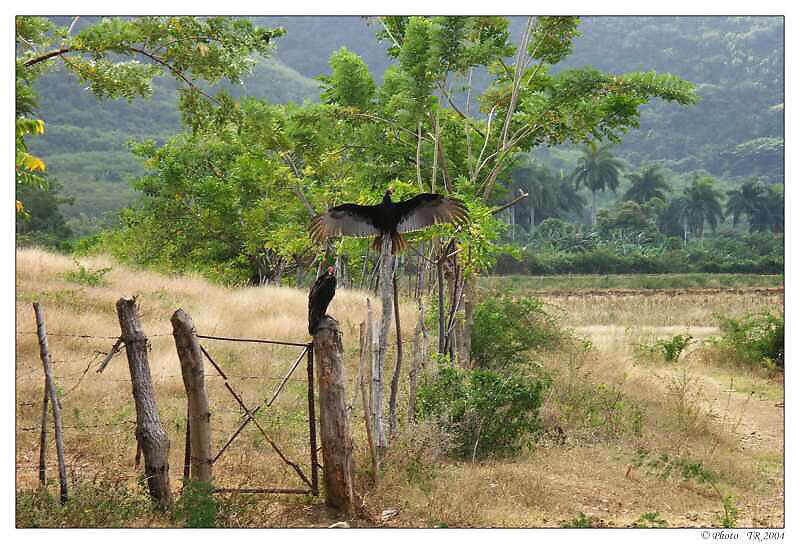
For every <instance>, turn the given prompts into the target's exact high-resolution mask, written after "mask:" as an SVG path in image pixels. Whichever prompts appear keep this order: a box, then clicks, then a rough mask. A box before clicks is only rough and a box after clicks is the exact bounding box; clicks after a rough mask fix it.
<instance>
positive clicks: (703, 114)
mask: <svg viewBox="0 0 800 544" xmlns="http://www.w3.org/2000/svg"><path fill="white" fill-rule="evenodd" d="M255 19H256V20H257V22H258V23H260V24H264V25H266V26H282V27H284V28H285V29H286V30H287V34H286V35H285V36H284V37H282V38H280V39H279V40H278V41H277V49H276V51H275V53H274V55H273V57H272V58H271V59H270V60H265V61H262V62H260V63H259V64H258V65H257V67H256V70H255V73H254V74H253V76H252V77H251V78H249V79H247V80H246V81H245V84H244V87H243V88H241V89H238V90H236V93H237V94H240V93H244V94H248V95H252V96H258V97H263V98H266V99H268V100H270V101H272V102H277V103H284V102H287V101H295V102H302V101H303V100H307V99H308V100H317V99H318V96H319V85H318V82H317V81H314V80H313V79H311V78H314V77H316V76H318V75H320V74H323V73H326V72H327V71H328V68H327V61H328V58H329V56H330V54H331V52H333V51H335V50H337V49H339V48H340V47H342V46H345V47H347V48H348V49H350V50H351V51H354V52H356V53H358V54H359V55H361V56H362V58H363V59H364V60H365V62H366V63H367V64H368V65H369V67H370V70H371V71H372V73H373V76H374V77H375V79H376V80H377V81H380V80H381V79H382V75H383V72H384V70H385V69H386V67H387V66H389V64H390V61H391V60H392V59H390V58H389V57H388V56H387V55H386V53H385V49H386V46H385V44H379V43H377V41H376V38H375V34H376V32H377V31H378V30H379V29H380V27H379V25H376V24H374V23H372V24H370V21H369V20H368V19H365V18H362V17H340V16H336V17H333V16H331V17H320V16H303V17H258V18H255ZM524 23H525V18H522V17H512V18H510V31H511V34H512V37H518V36H519V34H520V33H521V29H522V28H523V25H524ZM83 24H86V21H85V20H84V23H83ZM580 30H581V32H582V36H581V37H580V38H578V39H577V40H576V42H575V51H574V54H573V55H571V56H570V57H569V58H568V59H567V60H566V61H565V62H564V63H562V64H561V65H559V67H558V69H559V70H563V69H567V68H575V67H580V66H585V65H592V66H594V67H596V68H598V69H600V70H604V71H608V72H614V73H622V72H629V71H640V70H656V71H658V72H670V73H673V74H675V75H678V76H681V77H683V78H685V79H688V80H690V81H693V82H694V83H696V84H697V86H698V93H699V94H700V96H701V101H700V102H699V103H698V104H697V105H695V106H692V107H688V108H684V107H680V106H676V105H671V104H663V103H655V104H651V105H647V106H644V107H643V108H642V115H641V128H640V129H639V130H636V131H632V132H631V133H630V134H628V135H627V136H626V138H625V139H624V142H623V144H622V145H620V146H619V147H618V148H617V153H618V154H620V155H621V156H622V157H623V158H625V159H626V160H627V161H628V162H629V163H630V164H631V165H632V167H638V165H640V164H642V163H646V162H649V161H662V162H663V163H664V164H665V166H667V167H668V168H670V169H672V170H673V171H674V172H677V173H682V172H683V173H685V172H690V171H693V170H698V169H704V170H707V171H709V172H710V173H712V174H714V175H717V176H723V177H729V178H741V177H745V176H750V175H759V176H763V177H765V178H766V179H767V180H769V181H771V182H783V154H784V144H783V126H784V125H783V102H784V94H783V86H784V74H783V67H784V57H783V55H784V53H783V51H784V37H783V32H784V25H783V18H782V17H588V18H585V19H583V20H582V22H581V26H580ZM38 89H39V91H40V94H41V100H40V103H41V108H40V113H41V115H42V117H43V118H44V119H45V121H46V122H47V132H46V134H45V135H43V136H39V137H36V138H31V139H30V144H31V148H32V150H33V152H34V153H37V154H39V155H41V156H42V157H43V158H44V159H45V162H46V163H47V164H48V171H49V172H50V174H51V175H52V176H54V177H56V178H57V179H58V180H59V181H61V182H62V183H63V184H64V186H65V191H64V192H65V193H66V194H67V195H72V196H74V197H75V201H76V204H75V205H73V206H67V207H65V209H64V215H65V216H66V217H68V218H69V221H70V223H71V226H72V227H73V228H74V229H76V230H77V231H78V232H88V231H90V230H91V229H92V228H94V227H93V224H94V221H96V218H97V217H98V216H101V215H102V214H103V213H105V212H113V211H114V210H116V209H118V208H119V207H121V206H123V205H125V204H127V203H129V202H130V201H131V199H132V198H133V196H134V194H133V191H132V190H131V189H130V188H129V187H128V184H127V183H125V181H126V180H127V179H129V178H131V177H133V176H136V175H138V174H139V173H140V172H141V166H140V165H139V164H138V162H137V160H136V159H134V158H133V157H132V156H131V154H130V152H129V151H127V149H126V145H125V144H126V142H127V141H128V140H130V139H141V138H155V139H156V140H162V141H163V140H165V139H166V138H168V137H169V136H170V135H171V134H174V133H175V132H177V131H178V130H180V116H179V114H178V112H177V110H176V108H175V104H176V97H175V87H174V83H172V82H171V81H170V80H166V79H165V80H163V81H160V82H158V84H157V86H156V88H155V95H154V97H153V98H152V99H150V100H134V101H133V102H131V103H126V102H124V101H118V102H99V101H97V100H96V99H95V98H94V96H93V95H92V94H91V93H89V92H88V91H86V90H84V89H82V87H81V86H80V84H79V83H78V82H77V81H76V80H74V78H72V77H65V76H64V74H63V73H52V74H48V75H46V76H44V77H42V78H41V80H40V81H39V84H38ZM537 155H538V156H540V157H543V158H544V160H545V161H546V162H549V163H550V164H551V165H553V166H555V167H561V168H571V167H572V166H574V162H573V161H574V157H575V152H574V151H573V150H572V149H571V148H569V147H562V148H561V149H557V150H553V152H544V153H542V152H540V153H537ZM81 214H83V215H82V216H81Z"/></svg>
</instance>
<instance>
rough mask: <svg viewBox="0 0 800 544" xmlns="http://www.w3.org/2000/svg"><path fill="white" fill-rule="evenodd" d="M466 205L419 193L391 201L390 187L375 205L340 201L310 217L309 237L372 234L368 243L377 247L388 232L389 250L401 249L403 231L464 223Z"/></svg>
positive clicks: (318, 240) (315, 239)
mask: <svg viewBox="0 0 800 544" xmlns="http://www.w3.org/2000/svg"><path fill="white" fill-rule="evenodd" d="M467 217H468V215H467V207H466V206H465V205H464V203H463V202H461V201H460V200H457V199H455V198H448V197H446V196H442V195H437V194H433V193H422V194H419V195H417V196H415V197H412V198H409V199H408V200H403V201H402V202H392V190H391V189H389V190H387V191H386V194H384V195H383V202H381V203H380V204H377V205H375V206H362V205H360V204H342V205H341V206H335V207H333V208H331V209H330V210H328V211H327V212H325V213H323V214H320V215H317V216H316V217H314V218H313V219H312V220H311V237H312V238H313V239H314V241H315V242H317V243H322V242H324V241H325V240H327V239H328V238H330V237H333V236H356V237H361V238H363V237H369V236H375V240H374V241H373V243H372V247H373V248H375V249H376V250H377V251H380V249H381V237H382V235H383V234H390V235H391V237H392V253H398V252H401V251H403V250H404V249H405V248H406V246H407V243H406V241H405V239H404V238H403V233H405V232H412V231H415V230H421V229H424V228H425V227H429V226H431V225H435V224H436V223H455V224H457V225H458V224H464V223H466V221H467Z"/></svg>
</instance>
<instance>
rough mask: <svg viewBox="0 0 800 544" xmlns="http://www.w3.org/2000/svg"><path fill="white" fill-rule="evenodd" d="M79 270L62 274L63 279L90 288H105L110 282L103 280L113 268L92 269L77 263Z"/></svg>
mask: <svg viewBox="0 0 800 544" xmlns="http://www.w3.org/2000/svg"><path fill="white" fill-rule="evenodd" d="M75 266H76V267H77V268H78V269H77V270H70V271H68V272H64V273H63V274H61V277H62V278H64V279H65V280H67V281H70V282H72V283H77V284H80V285H87V286H89V287H104V286H106V285H108V282H107V281H106V280H104V279H103V276H105V275H106V274H107V273H109V272H110V271H111V267H108V268H97V269H91V268H86V267H85V266H83V265H82V264H81V263H79V262H78V261H75Z"/></svg>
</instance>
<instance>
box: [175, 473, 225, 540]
mask: <svg viewBox="0 0 800 544" xmlns="http://www.w3.org/2000/svg"><path fill="white" fill-rule="evenodd" d="M212 489H213V486H212V485H211V484H210V483H208V482H200V481H197V480H186V482H185V486H184V488H183V492H182V493H181V496H180V498H179V499H178V501H177V502H176V503H175V517H176V518H178V519H179V520H181V521H183V523H184V526H185V527H190V528H194V529H197V528H205V527H215V526H216V522H217V499H216V497H214V495H213V493H212Z"/></svg>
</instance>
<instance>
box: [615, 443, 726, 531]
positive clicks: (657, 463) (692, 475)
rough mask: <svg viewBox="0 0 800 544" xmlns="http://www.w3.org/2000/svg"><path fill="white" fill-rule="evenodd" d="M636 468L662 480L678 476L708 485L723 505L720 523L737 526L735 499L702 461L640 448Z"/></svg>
mask: <svg viewBox="0 0 800 544" xmlns="http://www.w3.org/2000/svg"><path fill="white" fill-rule="evenodd" d="M631 464H632V465H633V466H634V467H636V468H640V467H641V468H643V469H644V470H645V471H646V472H647V473H649V474H652V475H654V476H657V477H658V478H659V479H661V480H667V479H669V478H670V477H673V476H677V477H679V478H680V479H682V480H684V481H694V482H697V483H698V484H700V485H707V486H708V487H709V488H710V489H711V491H713V492H714V494H715V495H716V496H717V497H718V498H719V501H720V505H721V506H722V514H721V515H720V517H719V519H720V523H721V525H722V526H723V527H725V528H733V527H736V518H737V516H738V513H739V511H738V509H737V508H736V505H735V502H734V499H733V497H732V496H730V495H725V494H723V493H722V490H721V489H720V486H719V480H720V478H719V475H718V474H716V473H715V472H713V471H712V470H710V469H708V468H706V467H705V466H704V465H703V462H702V461H691V460H689V459H686V458H684V457H674V456H670V455H669V454H668V453H666V452H661V453H659V454H657V453H656V452H650V451H648V450H646V449H643V448H639V449H638V450H637V451H636V454H635V455H634V458H633V460H632V463H631Z"/></svg>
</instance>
